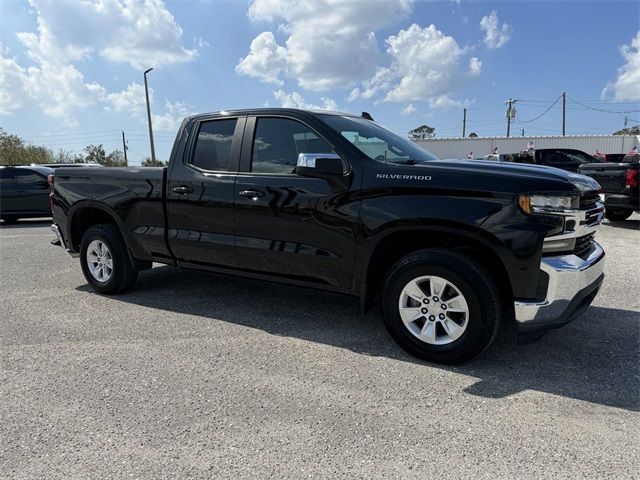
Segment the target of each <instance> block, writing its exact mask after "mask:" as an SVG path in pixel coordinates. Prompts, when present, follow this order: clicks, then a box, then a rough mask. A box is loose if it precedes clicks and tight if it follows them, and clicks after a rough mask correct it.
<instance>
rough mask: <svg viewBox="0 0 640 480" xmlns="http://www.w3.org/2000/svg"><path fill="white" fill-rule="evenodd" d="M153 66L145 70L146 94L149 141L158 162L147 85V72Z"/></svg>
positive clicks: (152, 158) (153, 160) (153, 159)
mask: <svg viewBox="0 0 640 480" xmlns="http://www.w3.org/2000/svg"><path fill="white" fill-rule="evenodd" d="M151 70H153V68H149V69H147V70H145V71H144V94H145V96H146V97H147V119H148V120H149V142H150V143H151V161H152V162H153V164H154V165H155V164H156V149H155V147H154V146H153V127H152V126H151V106H150V104H149V87H148V86H147V73H149V72H150V71H151Z"/></svg>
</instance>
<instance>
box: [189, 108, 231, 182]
mask: <svg viewBox="0 0 640 480" xmlns="http://www.w3.org/2000/svg"><path fill="white" fill-rule="evenodd" d="M237 121H238V120H237V119H236V118H229V119H225V120H212V121H210V122H203V123H202V124H201V125H200V130H199V131H198V138H197V139H196V146H195V148H194V152H193V159H192V160H191V164H192V165H194V166H196V167H199V168H202V169H203V170H213V171H227V172H228V171H230V170H231V167H232V165H231V160H232V159H231V142H232V141H233V132H234V131H235V129H236V122H237Z"/></svg>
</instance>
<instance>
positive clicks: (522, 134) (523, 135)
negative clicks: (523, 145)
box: [522, 128, 524, 137]
mask: <svg viewBox="0 0 640 480" xmlns="http://www.w3.org/2000/svg"><path fill="white" fill-rule="evenodd" d="M522 136H523V137H524V128H523V129H522Z"/></svg>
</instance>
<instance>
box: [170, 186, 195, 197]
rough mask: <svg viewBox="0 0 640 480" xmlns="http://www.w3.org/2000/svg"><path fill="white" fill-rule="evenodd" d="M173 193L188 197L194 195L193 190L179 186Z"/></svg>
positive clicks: (174, 188) (173, 189)
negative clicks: (190, 194)
mask: <svg viewBox="0 0 640 480" xmlns="http://www.w3.org/2000/svg"><path fill="white" fill-rule="evenodd" d="M171 191H172V192H173V193H177V194H179V195H188V194H189V193H193V189H192V188H191V187H187V186H185V185H179V186H177V187H173V188H172V189H171Z"/></svg>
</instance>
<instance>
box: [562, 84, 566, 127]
mask: <svg viewBox="0 0 640 480" xmlns="http://www.w3.org/2000/svg"><path fill="white" fill-rule="evenodd" d="M566 125H567V93H566V92H562V136H563V137H564V136H565V129H566Z"/></svg>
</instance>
